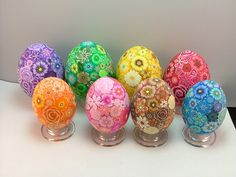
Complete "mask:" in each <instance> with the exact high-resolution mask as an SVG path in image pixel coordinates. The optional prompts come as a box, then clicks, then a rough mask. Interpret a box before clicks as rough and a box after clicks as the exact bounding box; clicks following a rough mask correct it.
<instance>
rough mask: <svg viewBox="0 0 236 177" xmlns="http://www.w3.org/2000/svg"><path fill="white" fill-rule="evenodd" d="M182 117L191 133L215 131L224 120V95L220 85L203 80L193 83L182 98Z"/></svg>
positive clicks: (225, 109) (225, 108) (225, 110)
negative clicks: (183, 98)
mask: <svg viewBox="0 0 236 177" xmlns="http://www.w3.org/2000/svg"><path fill="white" fill-rule="evenodd" d="M182 112H183V119H184V122H185V124H186V126H187V127H188V128H189V129H190V131H191V132H192V133H196V134H207V133H211V132H213V131H215V130H216V129H217V128H218V127H219V126H220V125H221V124H222V122H223V121H224V118H225V115H226V112H227V107H226V97H225V94H224V91H223V89H222V88H221V87H220V85H219V84H218V83H217V82H215V81H212V80H205V81H201V82H198V83H197V84H195V85H193V86H192V87H191V88H190V89H189V91H188V93H187V95H186V97H185V100H184V103H183V107H182Z"/></svg>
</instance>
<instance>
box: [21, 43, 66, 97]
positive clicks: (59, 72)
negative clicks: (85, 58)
mask: <svg viewBox="0 0 236 177" xmlns="http://www.w3.org/2000/svg"><path fill="white" fill-rule="evenodd" d="M17 72H18V80H19V84H20V86H21V87H22V88H23V90H24V92H25V93H26V94H27V95H29V96H32V94H33V91H34V88H35V86H36V85H37V84H38V83H39V82H40V81H41V80H43V79H44V78H47V77H58V78H63V75H64V69H63V66H62V62H61V60H60V58H59V56H58V55H57V54H56V52H55V50H54V49H52V48H50V47H48V46H47V45H46V44H42V43H36V44H32V45H30V46H29V47H28V48H26V50H25V51H24V53H23V54H22V55H21V57H20V60H19V63H18V70H17Z"/></svg>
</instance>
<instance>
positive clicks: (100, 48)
mask: <svg viewBox="0 0 236 177" xmlns="http://www.w3.org/2000/svg"><path fill="white" fill-rule="evenodd" d="M97 49H98V51H99V52H101V53H102V54H106V51H105V50H104V48H103V47H102V46H100V45H98V44H97Z"/></svg>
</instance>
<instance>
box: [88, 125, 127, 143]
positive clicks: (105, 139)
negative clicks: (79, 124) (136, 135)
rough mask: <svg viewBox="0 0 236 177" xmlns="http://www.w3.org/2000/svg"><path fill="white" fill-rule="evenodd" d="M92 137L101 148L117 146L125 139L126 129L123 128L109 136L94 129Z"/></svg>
mask: <svg viewBox="0 0 236 177" xmlns="http://www.w3.org/2000/svg"><path fill="white" fill-rule="evenodd" d="M91 136H92V139H93V140H94V142H95V143H97V144H98V145H100V146H115V145H118V144H120V143H121V142H122V141H123V140H124V139H125V129H124V128H122V129H120V130H119V131H117V132H115V133H112V134H108V133H103V132H99V131H98V130H96V129H95V128H92V131H91Z"/></svg>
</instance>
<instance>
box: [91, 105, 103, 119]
mask: <svg viewBox="0 0 236 177" xmlns="http://www.w3.org/2000/svg"><path fill="white" fill-rule="evenodd" d="M89 113H90V115H91V118H92V119H94V120H99V119H100V118H101V113H100V112H99V111H98V110H97V108H94V107H93V108H92V109H90V111H89Z"/></svg>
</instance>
